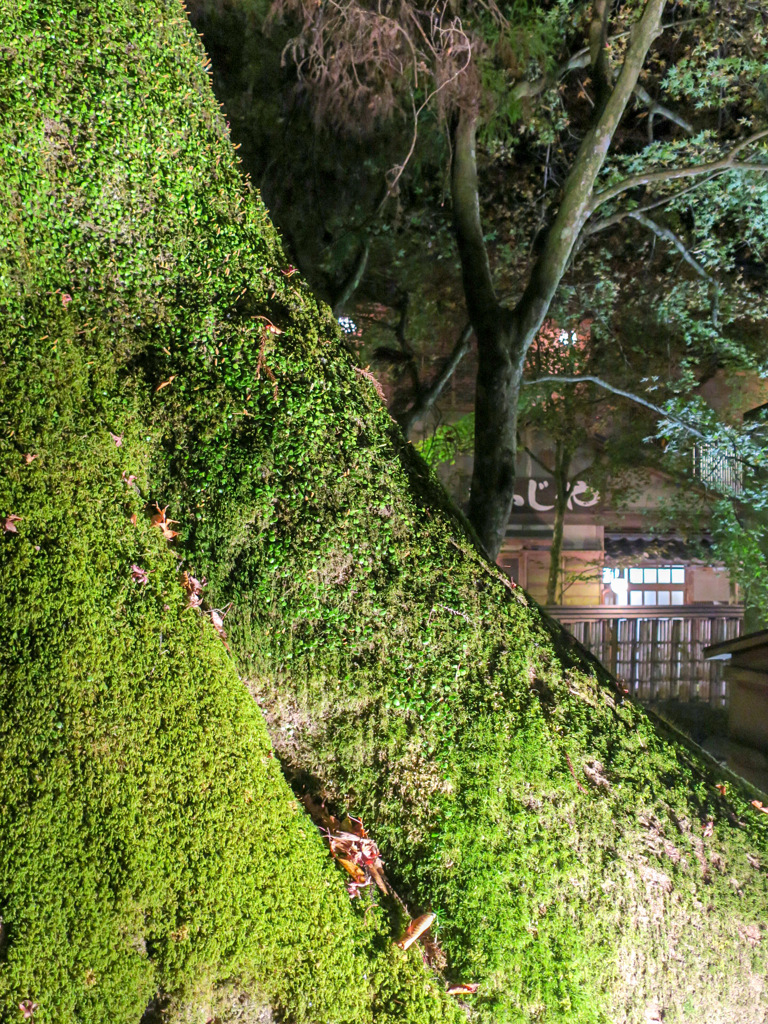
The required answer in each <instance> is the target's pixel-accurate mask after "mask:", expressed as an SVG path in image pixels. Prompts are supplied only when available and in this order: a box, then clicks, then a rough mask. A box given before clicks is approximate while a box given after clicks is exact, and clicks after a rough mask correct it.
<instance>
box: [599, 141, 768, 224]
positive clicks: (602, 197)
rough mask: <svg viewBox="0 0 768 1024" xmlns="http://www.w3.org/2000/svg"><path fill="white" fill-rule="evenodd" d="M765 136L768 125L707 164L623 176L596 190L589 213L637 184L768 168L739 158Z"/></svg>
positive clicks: (659, 182) (759, 170)
mask: <svg viewBox="0 0 768 1024" xmlns="http://www.w3.org/2000/svg"><path fill="white" fill-rule="evenodd" d="M766 137H768V128H766V129H763V131H759V132H755V133H754V134H753V135H750V136H749V138H747V139H744V140H742V141H741V142H740V143H739V144H738V145H737V146H734V147H733V149H732V150H731V151H730V152H729V153H727V154H726V155H725V156H724V157H721V158H720V160H712V161H710V162H709V163H706V164H688V165H687V166H685V167H666V168H664V170H661V171H643V172H642V173H641V174H632V175H630V176H629V177H628V178H624V180H623V181H619V182H617V183H616V184H615V185H611V186H609V187H608V188H605V189H603V190H602V192H596V193H595V194H594V195H593V196H592V199H591V201H590V203H589V212H590V214H591V213H594V211H595V210H596V209H597V208H598V207H599V206H602V205H603V203H607V202H608V201H609V200H611V199H615V198H616V197H617V196H620V195H621V194H622V193H623V192H628V191H629V190H630V189H633V188H637V187H638V186H640V185H658V184H661V183H664V182H667V181H676V180H679V179H680V178H693V177H696V176H698V175H699V174H709V175H714V174H724V173H725V172H726V171H757V172H760V173H765V172H768V164H761V163H749V162H748V161H747V162H741V161H739V160H737V159H736V157H737V156H738V155H739V153H741V152H743V151H744V149H746V148H747V146H752V145H754V144H755V143H756V142H759V141H760V140H761V139H764V138H766Z"/></svg>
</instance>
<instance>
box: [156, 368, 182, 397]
mask: <svg viewBox="0 0 768 1024" xmlns="http://www.w3.org/2000/svg"><path fill="white" fill-rule="evenodd" d="M177 376H178V374H176V373H172V374H171V376H170V377H169V378H168V380H164V381H162V382H161V383H160V384H158V385H157V387H156V388H155V394H157V392H158V391H162V390H163V388H167V387H168V385H169V384H173V382H174V381H175V380H176V378H177Z"/></svg>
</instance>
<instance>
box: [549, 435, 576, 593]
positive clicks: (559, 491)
mask: <svg viewBox="0 0 768 1024" xmlns="http://www.w3.org/2000/svg"><path fill="white" fill-rule="evenodd" d="M570 468H571V450H570V448H569V447H568V445H567V444H566V443H565V442H563V441H561V440H558V442H557V447H556V448H555V522H554V526H553V529H552V547H551V548H550V555H549V577H548V579H547V604H548V605H550V604H558V603H560V601H562V583H561V579H562V570H561V565H560V559H561V556H562V550H563V527H564V525H565V512H566V509H567V508H568V498H569V497H570V493H571V489H570V486H569V484H568V473H569V471H570Z"/></svg>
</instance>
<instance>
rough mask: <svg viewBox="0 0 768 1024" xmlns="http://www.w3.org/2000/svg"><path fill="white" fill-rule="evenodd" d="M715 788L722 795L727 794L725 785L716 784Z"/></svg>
mask: <svg viewBox="0 0 768 1024" xmlns="http://www.w3.org/2000/svg"><path fill="white" fill-rule="evenodd" d="M715 789H716V790H717V792H718V793H719V794H720V796H725V786H723V785H720V786H715Z"/></svg>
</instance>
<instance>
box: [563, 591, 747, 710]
mask: <svg viewBox="0 0 768 1024" xmlns="http://www.w3.org/2000/svg"><path fill="white" fill-rule="evenodd" d="M545 610H546V611H547V613H548V614H549V615H551V616H552V618H554V619H557V620H558V621H559V622H561V623H562V624H563V626H565V628H566V629H567V630H568V631H569V632H570V633H572V634H573V636H575V637H576V639H577V640H578V641H579V642H580V643H581V644H583V645H584V647H586V648H587V650H588V651H590V652H591V653H592V654H594V655H595V657H596V658H597V659H598V660H599V661H601V662H602V663H603V665H605V667H606V668H607V669H608V671H609V672H611V673H612V674H613V675H615V676H616V677H617V678H618V679H619V680H621V681H622V682H623V683H624V685H625V686H626V688H627V689H628V690H629V692H630V693H631V694H632V696H633V697H636V698H637V699H638V700H641V701H657V700H669V699H674V700H681V701H693V700H701V701H706V702H707V703H708V704H711V705H712V706H713V707H726V706H727V703H728V693H727V688H726V684H725V680H724V679H723V663H721V662H716V661H707V660H706V659H705V658H704V655H703V650H704V648H705V647H707V646H709V645H710V644H716V643H720V642H721V641H723V640H731V639H733V637H736V636H738V635H739V633H740V632H741V622H742V619H743V617H744V609H743V607H742V606H741V605H711V604H699V605H695V604H694V605H683V606H681V607H676V608H675V609H674V611H673V610H672V609H671V608H668V607H661V608H659V607H657V608H653V607H650V608H649V607H636V608H630V607H618V606H616V605H610V606H601V607H559V606H558V607H548V608H546V609H545Z"/></svg>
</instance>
